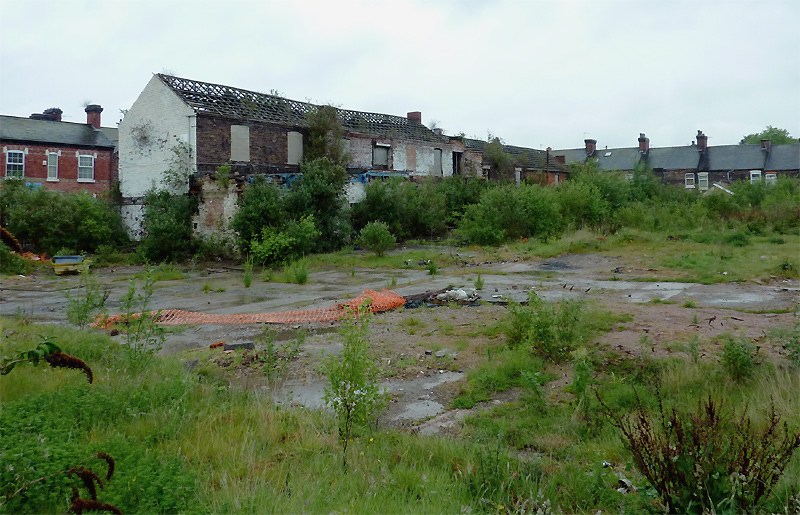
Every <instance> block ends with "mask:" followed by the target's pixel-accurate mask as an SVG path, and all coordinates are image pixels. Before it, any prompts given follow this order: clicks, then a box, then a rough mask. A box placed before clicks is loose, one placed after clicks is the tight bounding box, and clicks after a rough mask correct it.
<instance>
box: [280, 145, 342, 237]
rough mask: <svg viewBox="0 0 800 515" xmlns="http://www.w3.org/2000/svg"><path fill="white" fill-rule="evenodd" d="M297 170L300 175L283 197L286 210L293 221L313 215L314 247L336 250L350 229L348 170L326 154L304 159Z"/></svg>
mask: <svg viewBox="0 0 800 515" xmlns="http://www.w3.org/2000/svg"><path fill="white" fill-rule="evenodd" d="M300 169H301V171H302V172H303V175H302V176H301V177H300V178H299V179H298V180H297V181H295V183H294V184H293V185H292V188H291V189H290V190H289V191H288V192H287V193H286V196H285V206H286V213H287V215H288V217H289V219H294V220H299V219H300V218H302V217H304V216H308V215H313V217H314V222H315V223H316V226H317V230H318V231H319V232H320V238H319V239H318V240H317V244H316V246H315V249H314V250H316V251H317V252H329V251H332V250H337V249H339V248H341V246H342V245H343V244H344V243H345V242H346V241H347V240H348V239H349V238H350V232H351V227H350V221H349V216H348V215H349V212H348V210H347V209H346V202H345V193H344V187H345V185H346V184H347V172H346V171H345V169H344V168H342V167H341V166H339V165H337V164H336V163H334V162H333V161H331V160H330V159H329V158H327V157H321V158H318V159H315V160H313V161H306V162H304V163H303V164H302V165H301V167H300Z"/></svg>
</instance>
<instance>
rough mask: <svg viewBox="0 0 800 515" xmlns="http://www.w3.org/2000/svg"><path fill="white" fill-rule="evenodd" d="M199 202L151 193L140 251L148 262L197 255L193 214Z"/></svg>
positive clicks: (160, 192)
mask: <svg viewBox="0 0 800 515" xmlns="http://www.w3.org/2000/svg"><path fill="white" fill-rule="evenodd" d="M196 207H197V199H196V198H194V197H190V196H189V195H179V194H173V193H170V192H169V191H166V190H161V191H155V190H150V191H149V192H147V194H146V195H145V200H144V221H143V223H142V228H143V229H144V237H143V238H142V242H141V244H140V246H139V252H140V253H141V255H142V256H143V257H144V258H145V259H146V260H148V261H151V262H160V261H172V260H176V259H180V258H182V257H185V256H187V255H191V254H193V253H194V249H195V247H196V241H195V240H194V231H193V229H192V213H193V212H194V211H195V209H196Z"/></svg>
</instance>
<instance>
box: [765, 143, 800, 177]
mask: <svg viewBox="0 0 800 515" xmlns="http://www.w3.org/2000/svg"><path fill="white" fill-rule="evenodd" d="M764 169H765V170H769V171H776V172H779V171H785V170H800V144H794V143H793V144H791V145H772V148H771V149H770V151H769V158H768V159H767V166H766V167H765V168H764Z"/></svg>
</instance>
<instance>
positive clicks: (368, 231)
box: [359, 222, 397, 256]
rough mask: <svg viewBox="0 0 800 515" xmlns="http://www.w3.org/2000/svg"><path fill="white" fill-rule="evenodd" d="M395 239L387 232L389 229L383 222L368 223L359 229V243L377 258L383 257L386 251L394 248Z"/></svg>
mask: <svg viewBox="0 0 800 515" xmlns="http://www.w3.org/2000/svg"><path fill="white" fill-rule="evenodd" d="M396 241H397V239H396V238H395V237H394V235H392V233H391V232H389V227H388V226H387V225H386V224H385V223H383V222H370V223H368V224H367V225H366V227H364V228H363V229H361V235H360V237H359V242H360V243H361V245H364V246H365V247H367V248H368V249H369V250H371V251H372V252H374V253H375V254H376V255H377V256H383V255H384V254H385V253H386V251H387V250H389V249H390V248H392V247H394V244H395V242H396Z"/></svg>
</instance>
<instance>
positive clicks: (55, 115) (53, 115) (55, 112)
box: [44, 107, 64, 122]
mask: <svg viewBox="0 0 800 515" xmlns="http://www.w3.org/2000/svg"><path fill="white" fill-rule="evenodd" d="M63 113H64V111H62V110H61V109H59V108H57V107H51V108H50V109H45V110H44V114H46V115H47V116H49V117H50V119H51V120H53V121H54V122H60V121H61V115H62V114H63Z"/></svg>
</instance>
